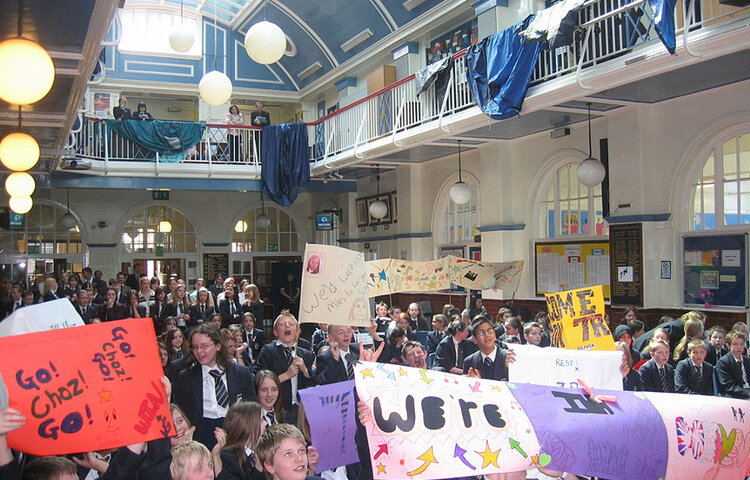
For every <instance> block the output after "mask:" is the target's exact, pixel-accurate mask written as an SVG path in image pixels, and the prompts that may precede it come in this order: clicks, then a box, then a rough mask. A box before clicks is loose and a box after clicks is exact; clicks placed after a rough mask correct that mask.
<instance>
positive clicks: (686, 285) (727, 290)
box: [682, 233, 748, 308]
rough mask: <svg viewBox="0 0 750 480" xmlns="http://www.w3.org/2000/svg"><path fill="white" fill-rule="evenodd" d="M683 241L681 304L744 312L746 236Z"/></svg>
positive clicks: (698, 237)
mask: <svg viewBox="0 0 750 480" xmlns="http://www.w3.org/2000/svg"><path fill="white" fill-rule="evenodd" d="M682 240H683V255H682V261H683V292H684V293H683V303H684V304H685V305H686V306H696V305H698V306H704V305H706V304H707V303H709V304H710V305H712V306H722V307H739V308H747V307H748V292H747V277H748V272H747V268H748V264H747V251H748V234H747V233H737V234H727V235H710V236H706V235H701V236H687V235H686V236H684V237H683V239H682ZM707 299H708V302H707V301H706V300H707Z"/></svg>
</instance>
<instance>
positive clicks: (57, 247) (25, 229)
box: [0, 200, 83, 256]
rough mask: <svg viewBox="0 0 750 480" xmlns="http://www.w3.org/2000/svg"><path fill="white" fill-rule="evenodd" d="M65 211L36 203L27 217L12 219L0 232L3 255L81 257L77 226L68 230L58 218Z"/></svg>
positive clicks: (81, 247)
mask: <svg viewBox="0 0 750 480" xmlns="http://www.w3.org/2000/svg"><path fill="white" fill-rule="evenodd" d="M66 212H67V210H65V209H63V208H61V207H59V206H57V205H51V204H44V203H37V201H36V200H35V203H34V206H33V207H31V210H29V212H28V213H26V214H24V215H21V216H18V215H11V218H9V223H8V225H7V226H6V225H2V228H0V248H2V252H1V253H3V254H28V255H43V256H54V255H82V254H83V244H82V241H81V230H80V226H79V225H76V226H75V227H73V228H72V229H67V228H65V227H63V226H62V225H61V224H60V217H62V216H63V215H65V213H66Z"/></svg>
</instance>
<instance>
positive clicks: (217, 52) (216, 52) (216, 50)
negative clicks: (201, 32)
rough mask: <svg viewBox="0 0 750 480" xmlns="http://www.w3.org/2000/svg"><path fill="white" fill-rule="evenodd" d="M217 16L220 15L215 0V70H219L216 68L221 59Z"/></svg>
mask: <svg viewBox="0 0 750 480" xmlns="http://www.w3.org/2000/svg"><path fill="white" fill-rule="evenodd" d="M217 16H218V15H217V13H216V0H214V70H218V68H216V65H218V63H219V60H218V59H219V47H218V43H217V42H218V40H217V39H218V38H219V30H218V27H217V26H216V18H217Z"/></svg>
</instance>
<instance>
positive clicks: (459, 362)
mask: <svg viewBox="0 0 750 480" xmlns="http://www.w3.org/2000/svg"><path fill="white" fill-rule="evenodd" d="M445 331H446V335H445V337H444V338H443V339H442V340H441V341H440V343H439V344H438V346H437V349H436V350H435V363H434V365H433V366H432V368H433V370H437V371H438V372H448V373H454V374H456V375H461V374H462V373H463V368H464V359H465V358H466V357H467V356H469V354H470V353H473V352H474V350H473V349H471V348H470V346H469V344H470V343H471V342H469V341H468V340H466V339H467V338H468V336H469V327H468V326H467V325H466V323H464V321H463V320H454V321H452V322H451V323H450V325H448V327H447V328H446V329H445Z"/></svg>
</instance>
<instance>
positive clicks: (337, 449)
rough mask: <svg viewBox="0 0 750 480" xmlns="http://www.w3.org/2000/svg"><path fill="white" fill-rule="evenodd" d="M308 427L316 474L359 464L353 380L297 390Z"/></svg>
mask: <svg viewBox="0 0 750 480" xmlns="http://www.w3.org/2000/svg"><path fill="white" fill-rule="evenodd" d="M299 396H300V398H301V399H302V404H303V405H304V407H305V416H306V417H307V421H308V423H309V424H310V435H311V437H312V445H313V447H315V448H317V449H318V453H319V454H320V460H319V461H318V465H317V466H316V468H317V470H316V471H317V472H318V473H320V472H323V471H325V470H332V469H335V468H337V467H340V466H342V465H349V464H352V463H357V462H359V455H358V454H357V444H356V443H355V441H354V434H355V433H356V431H357V423H356V421H355V420H354V418H355V415H356V414H357V408H356V401H355V399H354V381H353V380H350V381H348V382H339V383H332V384H330V385H321V386H319V387H314V388H306V389H304V390H300V391H299Z"/></svg>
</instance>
